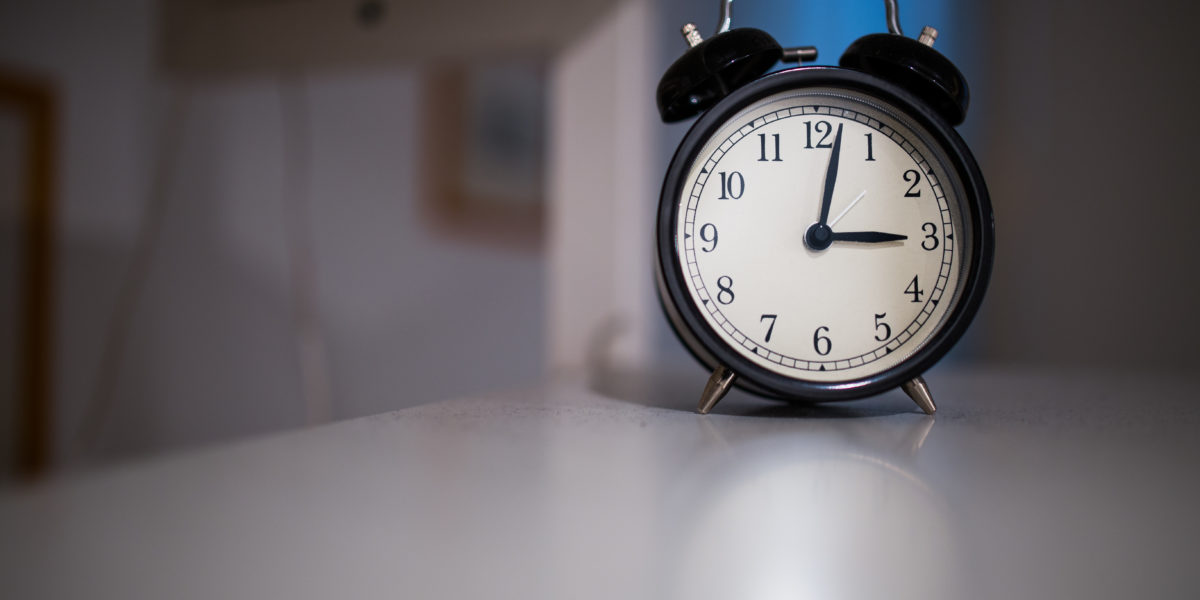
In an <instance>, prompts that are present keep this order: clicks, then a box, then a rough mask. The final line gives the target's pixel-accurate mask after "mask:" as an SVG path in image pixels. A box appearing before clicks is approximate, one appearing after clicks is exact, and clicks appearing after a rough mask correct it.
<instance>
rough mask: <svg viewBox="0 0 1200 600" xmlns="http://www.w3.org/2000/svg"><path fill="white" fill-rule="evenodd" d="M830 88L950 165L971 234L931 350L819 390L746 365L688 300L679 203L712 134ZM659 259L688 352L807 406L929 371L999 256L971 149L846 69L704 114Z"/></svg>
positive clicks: (881, 84)
mask: <svg viewBox="0 0 1200 600" xmlns="http://www.w3.org/2000/svg"><path fill="white" fill-rule="evenodd" d="M812 87H832V88H841V89H846V90H849V91H855V92H858V93H863V94H866V95H868V96H870V97H873V98H877V99H879V100H880V101H882V102H884V103H886V104H887V105H889V106H890V107H893V108H895V109H896V110H897V111H899V112H901V113H902V114H903V116H904V117H906V118H908V119H911V120H912V121H914V122H915V123H916V124H918V125H919V126H920V127H922V128H923V129H924V130H925V131H926V132H928V133H929V134H930V135H931V136H932V139H931V140H928V141H929V142H930V143H931V144H932V145H936V146H937V147H938V148H940V149H941V151H942V152H943V153H944V154H945V155H946V157H947V158H948V159H949V161H950V164H949V165H947V166H948V168H950V169H952V170H953V171H954V173H955V174H956V175H957V176H958V178H959V181H960V182H961V183H962V193H963V194H964V198H963V201H964V205H965V207H966V210H965V212H966V213H969V214H964V215H963V216H964V218H965V219H964V220H969V221H970V223H964V226H965V227H966V230H967V231H968V232H969V234H970V236H969V240H968V241H967V246H968V247H969V252H967V254H968V255H969V257H970V258H969V263H968V265H967V276H966V278H965V280H964V281H963V282H962V283H961V284H960V285H962V288H961V289H960V290H959V295H958V300H957V302H956V303H955V305H954V306H952V307H950V309H949V311H948V312H947V313H946V316H945V317H944V319H943V324H942V325H941V326H940V329H939V330H938V331H935V332H934V333H933V335H932V337H930V338H929V340H928V341H927V342H925V345H924V346H922V347H921V348H920V349H919V350H917V351H916V352H914V353H913V354H912V355H911V356H909V357H907V358H906V359H904V360H903V361H901V362H899V363H898V364H896V365H895V366H893V367H890V368H888V369H886V370H884V371H881V372H879V373H876V374H874V375H870V376H867V377H862V378H857V379H852V380H847V381H835V382H821V381H812V380H805V379H800V378H796V377H789V376H786V375H782V374H779V373H775V372H773V371H770V370H769V369H766V368H765V367H763V366H761V365H758V364H755V363H754V362H752V361H751V360H749V359H748V358H746V357H743V356H742V355H741V354H740V353H738V352H737V350H735V349H733V348H732V347H730V346H729V345H728V344H727V343H725V342H724V341H723V340H722V339H721V337H720V336H719V335H718V334H717V333H716V332H715V331H713V330H712V328H711V327H710V326H709V325H708V323H707V321H706V320H705V319H704V318H703V316H702V314H701V312H700V308H699V307H698V306H697V305H696V304H695V302H694V301H693V299H692V298H691V295H690V294H689V293H688V292H687V289H686V286H685V284H684V281H685V280H686V276H685V275H684V273H683V270H682V265H681V261H680V260H679V254H678V247H677V245H676V243H675V242H676V239H675V238H676V230H675V228H676V226H677V223H678V221H677V216H678V210H679V198H680V196H681V193H682V189H683V186H684V185H685V184H686V178H687V175H688V171H689V170H690V168H691V165H692V163H693V161H694V160H695V159H696V157H697V155H698V154H699V153H700V151H701V150H702V149H703V147H704V145H705V144H706V143H707V142H708V140H709V139H710V138H711V136H712V135H713V134H715V133H716V132H717V131H718V130H719V129H720V128H721V126H722V125H724V124H725V123H726V121H727V120H728V119H729V118H730V117H733V116H734V115H735V114H737V113H738V112H739V111H741V110H743V109H745V108H746V107H748V106H750V105H751V104H753V103H754V102H756V101H758V100H761V99H763V98H766V97H768V96H771V95H774V94H778V93H780V92H786V91H791V90H799V89H804V88H812ZM656 232H657V251H658V253H657V254H658V256H657V260H656V262H655V267H656V268H655V275H656V280H657V284H658V288H659V300H660V302H661V304H662V307H663V310H664V312H666V314H667V318H668V320H669V321H670V322H671V325H672V329H673V330H674V331H675V333H676V335H678V336H679V338H680V340H681V341H682V342H683V344H684V346H685V347H687V348H688V350H689V351H690V352H691V353H692V354H693V355H694V356H695V357H696V359H697V360H699V361H700V362H701V363H702V364H704V365H706V366H707V367H709V368H710V369H712V368H716V367H717V366H718V365H724V366H725V367H727V368H729V369H731V370H732V371H734V372H735V373H737V375H738V377H737V379H736V381H735V385H737V386H738V387H741V388H743V389H747V390H749V391H751V392H754V393H758V394H762V395H768V396H775V397H780V398H784V399H797V400H807V401H833V400H851V399H855V398H861V397H864V396H870V395H874V394H878V393H881V392H884V391H887V390H889V389H892V388H894V387H897V386H899V385H900V384H902V383H904V382H905V381H908V380H910V379H912V378H913V377H916V376H918V375H920V374H921V373H923V372H925V371H927V370H928V369H929V368H930V367H932V366H933V365H934V364H936V363H937V361H939V360H940V359H941V358H942V357H943V356H945V354H946V353H947V352H948V351H949V350H950V348H952V347H953V346H954V344H955V343H957V342H958V340H959V339H960V338H961V337H962V335H963V334H964V333H965V332H966V330H967V328H968V327H969V326H970V324H971V321H972V320H973V319H974V317H975V314H976V313H977V312H978V309H979V305H980V304H981V303H982V301H983V296H984V292H985V291H986V289H987V284H988V279H989V278H990V275H991V267H992V260H993V253H994V248H995V241H994V225H993V215H992V207H991V202H990V199H989V197H988V192H987V187H986V185H985V184H984V181H983V175H982V173H981V172H980V170H979V167H978V165H977V164H976V162H975V159H974V156H973V155H972V154H971V151H970V149H969V148H968V147H967V145H966V143H965V142H963V140H962V138H961V137H959V135H958V133H957V132H955V131H954V128H953V127H952V126H950V125H949V124H948V123H947V122H946V121H945V120H944V119H942V118H941V117H939V116H938V115H937V114H936V113H934V112H933V110H932V109H930V108H928V107H926V106H925V105H923V104H922V103H921V102H920V101H919V100H917V99H916V97H914V96H913V95H912V94H909V93H908V92H906V91H904V90H903V89H901V88H899V87H897V86H895V85H892V84H890V83H888V82H886V81H884V80H881V79H879V78H877V77H874V76H872V75H869V74H867V73H863V72H860V71H853V70H849V69H844V68H840V67H800V68H795V69H788V70H784V71H778V72H776V73H772V74H770V75H766V76H764V77H762V78H761V79H758V80H755V81H753V82H751V83H749V84H747V85H746V86H744V87H742V88H740V89H738V90H737V91H735V92H734V93H732V94H730V95H729V96H728V97H726V98H725V99H724V100H722V101H721V102H720V103H718V104H717V105H716V106H714V107H713V108H712V109H710V110H709V111H708V112H706V113H705V114H703V115H702V116H701V117H700V118H699V119H698V120H697V121H696V123H695V124H694V125H693V126H692V127H691V129H690V130H689V131H688V132H687V134H686V135H685V136H684V138H683V141H682V142H681V143H680V145H679V148H678V149H677V150H676V152H675V155H674V157H673V158H672V159H671V163H670V166H669V167H668V169H667V175H666V178H665V179H664V181H663V188H662V192H661V194H660V197H659V209H658V223H657V225H656Z"/></svg>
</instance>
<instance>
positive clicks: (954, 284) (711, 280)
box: [672, 87, 971, 384]
mask: <svg viewBox="0 0 1200 600" xmlns="http://www.w3.org/2000/svg"><path fill="white" fill-rule="evenodd" d="M934 139H936V138H935V137H934V136H933V135H931V133H930V132H929V131H928V130H926V129H925V128H923V127H922V126H921V125H920V124H919V123H917V122H916V121H915V120H913V119H911V118H909V117H907V116H905V113H904V112H903V111H900V110H898V109H897V108H895V107H892V106H890V105H888V104H887V103H886V102H884V101H882V100H880V99H878V98H876V97H873V96H869V95H866V94H864V93H861V92H858V91H854V90H851V89H843V88H840V87H816V88H804V89H802V90H800V91H797V90H791V91H785V92H781V93H777V94H775V95H771V96H767V97H765V98H762V99H760V100H757V101H755V102H752V103H751V104H749V105H748V106H746V107H745V108H743V109H742V110H739V111H736V112H734V113H733V114H732V116H730V117H728V118H727V119H725V120H724V121H723V122H721V123H719V124H718V125H717V126H716V127H715V128H714V129H713V130H712V133H711V134H709V135H708V137H707V138H706V141H704V142H703V143H701V144H699V151H698V152H697V153H696V154H695V155H694V158H692V160H691V163H690V165H688V166H686V167H685V170H684V171H683V179H682V184H681V185H680V186H679V187H678V189H676V190H675V191H674V193H675V194H677V195H676V196H675V197H674V198H673V201H674V202H675V203H676V206H675V207H674V210H673V211H672V212H673V214H674V217H673V218H674V221H673V223H672V227H673V230H674V236H673V243H674V246H675V248H674V250H675V252H674V256H675V260H676V261H677V262H678V265H677V267H678V269H679V273H680V275H681V278H682V282H683V283H682V286H683V288H684V290H685V292H686V295H687V296H688V299H689V300H690V302H691V303H692V304H693V305H694V309H695V312H698V313H699V315H700V316H701V318H702V319H703V321H704V322H705V324H706V325H707V327H708V328H709V329H710V330H711V332H712V334H713V335H715V337H716V338H717V339H718V340H719V342H720V343H721V344H722V345H724V346H725V347H727V348H729V349H732V351H733V352H735V353H736V354H737V355H738V356H740V357H741V358H742V359H744V360H745V361H749V362H750V363H752V364H753V365H755V366H757V367H761V368H762V369H765V370H767V371H769V372H772V373H775V374H778V375H782V376H784V377H787V378H792V379H799V380H804V381H812V382H819V383H825V384H838V383H841V382H853V381H860V380H863V379H866V378H871V377H874V376H877V375H879V374H880V373H884V372H886V371H888V370H890V369H893V368H895V367H897V365H900V364H902V363H903V362H904V361H906V359H908V358H909V357H911V356H913V354H914V353H916V352H918V351H920V350H921V349H922V348H923V347H924V346H926V345H927V344H929V343H930V341H931V340H932V339H934V338H935V337H936V336H937V335H938V333H939V332H940V331H941V330H942V329H943V327H944V326H945V323H946V322H947V320H948V315H950V314H951V313H952V311H953V308H954V307H955V306H956V304H957V303H958V302H959V301H960V296H961V293H962V289H963V288H965V287H966V286H965V285H964V281H965V279H966V276H967V274H968V269H967V265H969V264H970V262H971V256H970V253H971V245H970V244H969V243H968V242H969V237H970V236H971V232H970V221H969V219H970V218H971V217H970V214H971V213H970V211H969V210H968V208H967V206H966V204H965V202H966V201H965V199H964V194H963V192H962V189H963V183H962V182H961V181H960V180H959V179H958V175H957V173H956V171H955V169H954V168H953V166H952V165H953V164H954V163H953V161H952V160H951V159H950V157H949V156H947V155H946V153H945V151H944V150H942V149H941V148H942V147H941V146H940V145H938V144H936V143H935V142H933V141H932V140H934ZM964 220H966V221H964Z"/></svg>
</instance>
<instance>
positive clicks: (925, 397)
mask: <svg viewBox="0 0 1200 600" xmlns="http://www.w3.org/2000/svg"><path fill="white" fill-rule="evenodd" d="M900 389H902V390H904V393H905V394H908V397H909V398H912V401H913V402H916V403H917V406H920V407H921V410H923V411H925V414H927V415H932V414H933V413H935V412H937V406H934V404H933V396H932V395H931V394H930V393H929V386H928V385H926V384H925V379H923V378H922V377H921V376H920V375H918V376H916V377H913V378H912V379H910V380H908V381H905V382H904V383H903V384H901V386H900Z"/></svg>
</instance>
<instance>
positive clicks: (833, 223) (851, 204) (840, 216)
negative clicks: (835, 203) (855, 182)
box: [829, 190, 867, 227]
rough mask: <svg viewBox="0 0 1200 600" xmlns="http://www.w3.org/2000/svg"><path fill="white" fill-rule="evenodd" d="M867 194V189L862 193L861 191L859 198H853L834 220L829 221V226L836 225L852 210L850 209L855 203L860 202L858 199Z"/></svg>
mask: <svg viewBox="0 0 1200 600" xmlns="http://www.w3.org/2000/svg"><path fill="white" fill-rule="evenodd" d="M866 195H867V190H863V191H862V193H860V194H859V195H858V197H857V198H855V199H854V200H852V201H851V202H850V205H849V206H847V207H846V209H845V210H843V211H842V212H841V213H839V214H838V216H836V217H834V218H833V220H832V221H830V222H829V226H830V227H833V226H834V225H837V224H838V221H841V220H842V217H844V216H846V213H848V212H850V209H852V208H854V205H855V204H858V201H859V200H862V199H863V196H866Z"/></svg>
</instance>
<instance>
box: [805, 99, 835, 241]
mask: <svg viewBox="0 0 1200 600" xmlns="http://www.w3.org/2000/svg"><path fill="white" fill-rule="evenodd" d="M841 154H842V124H841V123H838V128H837V135H836V136H834V138H833V150H832V151H831V152H830V153H829V166H827V167H825V190H824V191H823V192H822V193H821V215H820V219H818V220H817V222H816V223H813V224H812V225H811V226H809V228H808V231H805V232H804V243H805V244H807V245H808V247H809V248H812V249H813V250H818V251H820V250H824V249H826V248H828V247H829V244H831V243H833V229H830V227H829V205H830V204H832V203H833V187H834V185H835V184H837V173H838V158H839V157H840V156H841Z"/></svg>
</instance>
